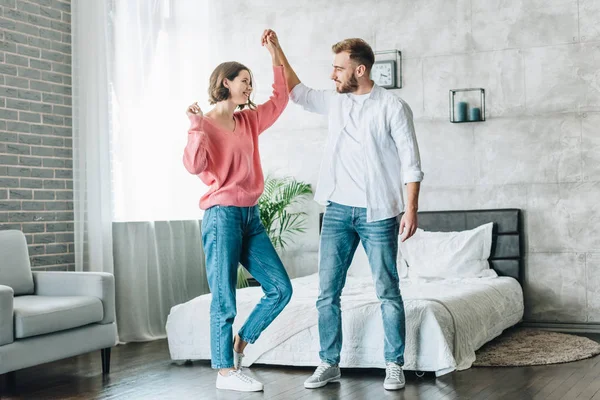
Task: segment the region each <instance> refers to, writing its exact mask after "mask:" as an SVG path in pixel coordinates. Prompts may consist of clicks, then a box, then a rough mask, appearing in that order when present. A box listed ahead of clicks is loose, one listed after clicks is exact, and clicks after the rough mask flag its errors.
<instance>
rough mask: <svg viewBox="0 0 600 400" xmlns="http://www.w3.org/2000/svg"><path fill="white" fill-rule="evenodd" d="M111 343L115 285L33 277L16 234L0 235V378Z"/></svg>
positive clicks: (106, 365) (90, 276) (105, 354)
mask: <svg viewBox="0 0 600 400" xmlns="http://www.w3.org/2000/svg"><path fill="white" fill-rule="evenodd" d="M116 343H117V328H116V323H115V283H114V277H113V275H111V274H108V273H95V272H33V273H32V271H31V265H30V263H29V254H28V251H27V242H26V240H25V236H24V235H23V233H21V231H14V230H9V231H0V374H4V373H7V372H11V371H16V370H18V369H21V368H27V367H30V366H34V365H38V364H42V363H47V362H50V361H55V360H59V359H63V358H67V357H72V356H76V355H79V354H83V353H87V352H90V351H95V350H102V352H101V354H102V372H103V373H104V374H108V373H109V369H110V349H111V348H112V347H113V346H115V345H116Z"/></svg>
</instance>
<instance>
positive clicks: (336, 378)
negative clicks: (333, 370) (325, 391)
mask: <svg viewBox="0 0 600 400" xmlns="http://www.w3.org/2000/svg"><path fill="white" fill-rule="evenodd" d="M341 377H342V375H341V374H340V375H337V376H334V377H333V378H329V379H327V380H325V381H323V382H315V383H304V387H305V388H306V389H318V388H320V387H323V386H325V385H327V384H328V383H330V382H339V381H340V378H341Z"/></svg>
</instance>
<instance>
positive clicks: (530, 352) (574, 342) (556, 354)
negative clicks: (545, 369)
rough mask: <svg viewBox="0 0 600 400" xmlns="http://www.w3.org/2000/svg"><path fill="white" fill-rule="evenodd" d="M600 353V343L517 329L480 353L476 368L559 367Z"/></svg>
mask: <svg viewBox="0 0 600 400" xmlns="http://www.w3.org/2000/svg"><path fill="white" fill-rule="evenodd" d="M597 354H600V344H599V343H597V342H595V341H593V340H591V339H588V338H586V337H582V336H576V335H569V334H565V333H556V332H549V331H543V330H537V329H528V328H515V329H511V330H507V331H505V332H504V333H503V334H502V335H501V336H499V337H498V338H496V339H494V340H492V341H491V342H489V343H487V344H485V345H484V346H483V347H481V348H480V349H479V350H477V352H476V356H477V359H476V360H475V362H474V363H473V366H474V367H518V366H524V365H546V364H558V363H565V362H571V361H577V360H583V359H585V358H590V357H593V356H595V355H597Z"/></svg>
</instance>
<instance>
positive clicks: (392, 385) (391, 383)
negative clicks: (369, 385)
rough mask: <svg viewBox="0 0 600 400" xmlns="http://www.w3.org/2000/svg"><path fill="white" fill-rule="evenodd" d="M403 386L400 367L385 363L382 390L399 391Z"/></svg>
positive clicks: (402, 373)
mask: <svg viewBox="0 0 600 400" xmlns="http://www.w3.org/2000/svg"><path fill="white" fill-rule="evenodd" d="M404 385H405V380H404V372H403V371H402V367H401V366H399V365H398V364H396V363H393V362H390V363H387V366H386V367H385V381H383V388H384V389H385V390H399V389H402V388H403V387H404Z"/></svg>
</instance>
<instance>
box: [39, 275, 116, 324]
mask: <svg viewBox="0 0 600 400" xmlns="http://www.w3.org/2000/svg"><path fill="white" fill-rule="evenodd" d="M33 283H34V285H35V294H36V295H38V296H94V297H97V298H99V299H100V300H101V301H102V307H103V309H104V319H103V320H102V321H101V322H100V323H101V324H110V323H112V322H114V321H115V278H114V276H113V275H112V274H109V273H106V272H62V271H34V272H33Z"/></svg>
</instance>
